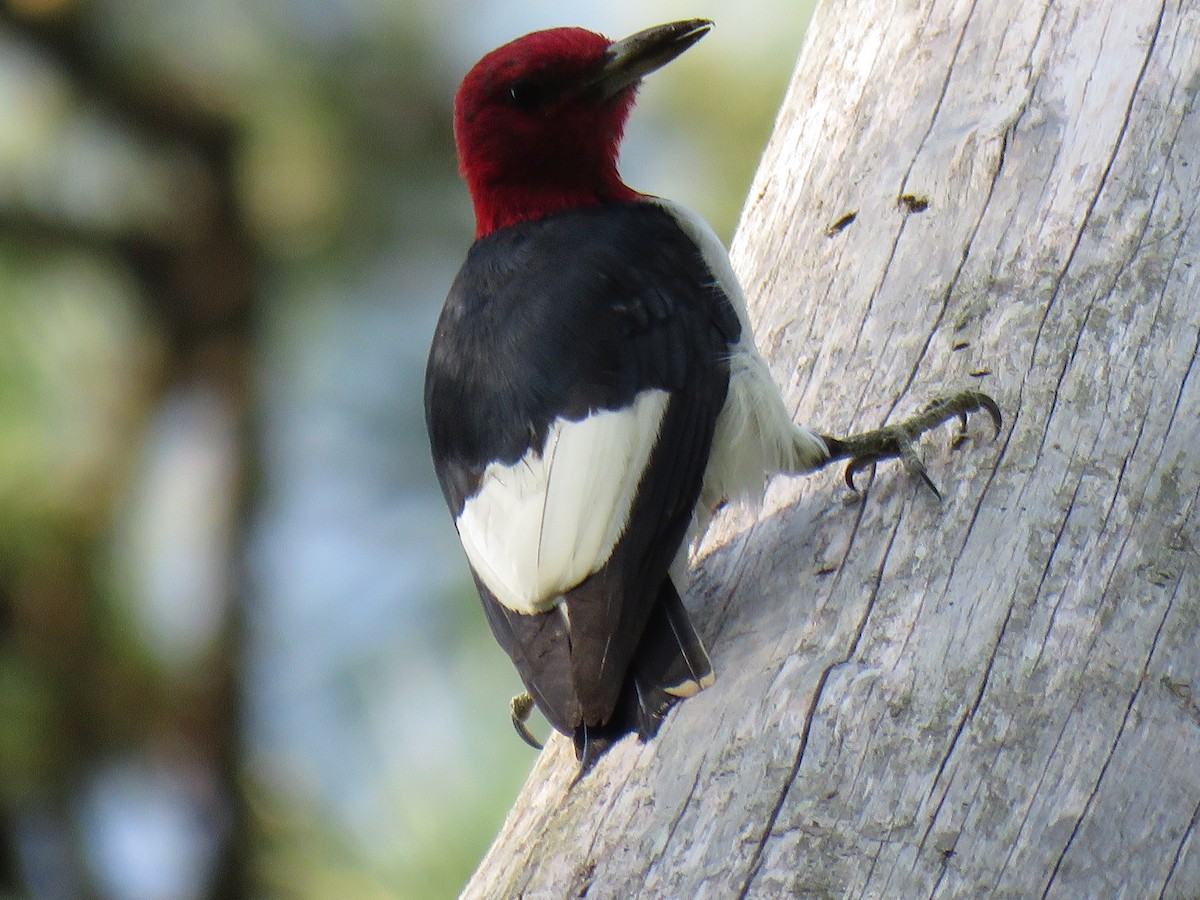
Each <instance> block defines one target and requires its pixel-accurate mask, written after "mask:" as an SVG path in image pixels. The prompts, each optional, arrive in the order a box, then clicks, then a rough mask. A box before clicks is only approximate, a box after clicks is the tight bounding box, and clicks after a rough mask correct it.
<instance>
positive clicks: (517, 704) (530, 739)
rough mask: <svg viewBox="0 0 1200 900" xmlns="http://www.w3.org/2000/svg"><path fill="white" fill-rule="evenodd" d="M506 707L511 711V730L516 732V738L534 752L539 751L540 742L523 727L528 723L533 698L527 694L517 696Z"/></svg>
mask: <svg viewBox="0 0 1200 900" xmlns="http://www.w3.org/2000/svg"><path fill="white" fill-rule="evenodd" d="M508 705H509V708H510V709H511V710H512V723H513V729H514V730H515V731H516V732H517V737H519V738H520V739H521V740H523V741H524V742H525V743H526V744H528V745H529V746H530V747H532V748H533V749H534V750H541V749H542V744H541V742H540V741H539V740H538V739H537V738H535V737H534V736H533V733H532V732H531V731H530V730H529V728H528V727H527V726H526V725H525V723H526V722H527V721H529V714H530V713H531V712H533V697H532V696H531V695H530V694H529V693H524V694H517V696H515V697H513V698H512V700H510V701H509V704H508Z"/></svg>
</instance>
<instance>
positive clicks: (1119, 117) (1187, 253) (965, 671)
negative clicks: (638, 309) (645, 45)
mask: <svg viewBox="0 0 1200 900" xmlns="http://www.w3.org/2000/svg"><path fill="white" fill-rule="evenodd" d="M1198 39H1200V2H1198V0H1169V2H1165V3H1163V4H1161V5H1160V4H1159V3H1157V2H1150V0H1145V2H1129V0H1063V2H1049V0H1027V2H1017V3H974V2H972V0H938V2H930V3H919V4H917V3H900V2H896V3H887V2H883V0H880V2H878V3H877V4H876V8H875V9H874V10H873V11H871V13H870V14H869V15H866V14H864V11H863V6H862V4H858V3H846V2H834V0H829V2H826V3H825V4H824V5H823V6H822V7H821V8H820V9H819V10H818V12H817V15H816V18H815V19H814V21H813V24H812V26H811V29H810V33H809V38H808V42H807V45H806V48H805V51H804V53H803V55H802V57H801V60H800V63H799V66H798V69H797V71H796V74H795V77H794V80H793V83H792V86H791V90H790V92H789V94H788V97H787V100H786V102H785V106H784V109H783V112H782V114H781V116H780V119H779V122H778V124H777V127H776V131H775V134H774V137H773V138H772V140H771V143H770V146H769V148H768V150H767V153H766V156H765V158H764V160H763V163H762V167H761V169H760V172H759V175H758V178H757V181H756V184H755V185H754V188H753V193H752V194H751V200H750V202H749V204H748V206H747V208H746V211H745V214H744V217H743V221H742V224H741V227H740V229H739V231H738V236H737V240H736V242H735V247H734V261H735V265H736V267H737V269H738V270H739V273H740V275H741V276H742V278H743V280H744V283H745V285H746V288H747V292H748V294H749V296H750V298H751V305H752V316H753V318H754V319H755V321H756V325H757V330H758V335H759V343H760V346H762V347H763V348H764V350H765V351H766V352H767V353H768V355H769V358H770V360H771V362H772V365H773V366H774V368H775V372H776V375H777V377H778V379H779V381H780V383H781V384H782V385H783V386H784V388H785V391H786V394H787V397H788V398H789V400H790V402H791V403H793V404H794V407H795V412H796V416H797V419H798V420H802V421H806V422H808V423H810V424H813V425H816V426H819V427H821V428H823V429H827V430H830V431H833V432H834V433H838V432H842V431H850V430H862V429H865V428H869V427H873V426H876V425H878V424H880V423H881V422H883V421H884V420H887V419H896V418H898V417H900V416H902V415H905V414H907V413H910V412H913V411H916V410H917V409H918V408H920V407H921V406H922V405H923V403H924V402H925V401H926V400H928V399H929V398H931V397H932V396H934V395H936V394H939V393H942V392H944V391H946V390H947V389H951V388H960V387H963V386H970V385H978V386H979V387H981V388H982V389H984V390H987V391H989V392H990V393H992V394H993V396H995V398H996V399H997V400H998V401H999V403H1000V405H1001V407H1002V408H1003V409H1004V411H1005V414H1006V419H1007V420H1006V423H1005V428H1004V431H1003V432H1002V434H1001V435H1000V438H999V439H998V440H996V441H995V442H994V443H988V442H987V435H988V434H989V431H988V427H987V425H986V423H985V422H979V423H976V424H975V425H974V427H973V428H972V434H973V435H974V437H973V438H972V439H970V440H968V441H967V442H965V444H964V445H963V446H962V447H960V448H959V449H958V450H957V451H955V452H952V450H951V446H950V444H951V441H950V438H949V429H947V431H946V433H944V434H939V435H937V436H935V437H932V438H928V439H926V440H925V441H924V444H923V455H924V457H925V459H926V462H927V463H928V465H929V467H930V471H931V473H932V475H933V477H934V478H935V480H937V481H938V482H939V483H940V485H941V487H942V488H943V492H944V494H945V495H946V496H945V500H944V501H943V502H942V503H941V504H940V505H939V504H938V503H937V502H936V501H935V500H934V499H933V498H932V496H931V495H930V494H929V493H928V492H927V491H925V490H923V488H922V487H921V486H920V484H919V483H918V482H917V480H916V479H914V478H913V477H911V476H910V475H908V474H906V473H905V472H904V470H903V469H902V468H900V467H898V466H895V465H891V466H886V467H881V469H880V471H879V472H878V473H877V474H876V476H875V477H874V479H873V480H872V481H871V487H870V488H869V490H868V491H867V494H866V496H865V497H862V498H850V497H848V496H847V493H846V491H845V488H843V487H841V486H840V482H839V480H838V477H837V475H836V474H834V473H830V474H828V475H819V476H816V477H812V478H807V479H781V480H779V481H777V483H776V485H775V486H774V487H773V488H772V491H771V493H770V495H769V497H768V503H767V506H766V508H765V509H764V510H763V512H762V514H761V515H758V516H750V515H746V514H741V515H737V514H731V515H729V516H727V517H725V518H724V519H723V520H722V521H720V522H718V524H717V526H716V527H715V528H714V530H713V531H712V532H711V533H710V535H709V538H708V540H707V542H706V544H705V546H704V548H703V550H702V553H701V556H702V559H701V561H700V562H699V563H698V569H697V575H696V583H695V584H694V586H693V589H692V590H691V592H690V593H689V595H688V598H687V599H688V603H689V605H690V606H691V607H692V608H693V609H695V610H697V611H698V615H697V619H698V620H699V621H701V622H703V623H705V624H704V626H703V629H702V630H703V631H704V633H705V636H706V638H707V640H708V643H709V646H710V647H711V649H712V654H713V659H714V662H715V664H716V667H717V670H718V679H717V683H716V685H714V687H713V688H711V689H710V690H708V691H705V692H704V693H702V694H700V695H698V696H697V697H695V698H693V699H690V700H688V701H686V702H684V703H683V704H681V705H680V707H679V708H678V709H677V711H675V712H674V713H672V715H671V717H670V719H669V720H668V721H667V723H666V725H665V727H664V728H663V731H662V733H661V734H660V736H659V737H658V738H657V739H656V740H654V741H653V742H651V743H649V744H647V745H645V746H642V745H639V744H637V743H636V742H634V741H627V742H625V743H623V744H622V745H620V746H618V747H617V748H616V749H615V750H614V751H613V752H612V753H611V754H610V755H609V756H608V757H607V758H605V759H604V760H602V761H601V763H600V764H599V765H598V766H597V768H596V770H595V771H594V772H593V773H592V774H591V775H589V776H588V777H587V778H586V779H584V780H583V781H582V782H581V783H580V784H579V785H577V786H576V787H574V788H572V789H570V790H568V784H569V782H570V780H571V778H572V777H573V776H574V774H575V765H574V760H573V759H572V758H571V752H570V749H569V744H568V742H566V741H563V740H555V741H553V742H552V743H551V745H550V747H549V748H548V749H547V751H546V752H545V753H544V754H543V756H542V758H541V759H540V760H539V761H538V763H537V765H536V767H535V769H534V771H533V774H532V775H531V777H530V780H529V782H528V784H527V785H526V787H525V790H524V791H523V793H522V794H521V796H520V798H519V800H518V802H517V804H516V806H515V808H514V809H513V811H512V813H511V815H510V816H509V818H508V821H507V822H506V823H505V825H504V829H503V831H502V832H501V834H500V836H499V837H498V838H497V841H496V843H495V845H494V846H493V848H492V850H491V851H490V853H489V854H488V856H487V858H486V859H485V860H484V861H483V863H482V865H481V867H480V869H479V871H478V872H477V873H476V876H475V878H474V879H473V881H472V882H471V883H470V884H469V885H468V886H467V889H466V892H465V895H466V896H468V897H513V896H524V897H556V898H558V897H570V896H583V895H584V894H585V893H586V894H587V896H588V897H589V898H593V900H594V898H599V897H689V898H690V897H714V898H723V897H746V896H750V897H779V896H789V895H792V896H797V895H799V896H832V897H841V896H853V897H903V898H909V897H918V896H934V895H936V896H942V897H980V896H994V895H999V896H1012V897H1030V896H1039V895H1049V896H1055V897H1117V896H1123V897H1139V898H1140V897H1159V896H1164V897H1180V898H1185V897H1196V896H1200V835H1198V834H1197V832H1198V831H1200V829H1198V828H1197V819H1198V818H1200V635H1198V632H1200V550H1198V548H1200V521H1198V516H1197V498H1198V496H1200V451H1198V449H1197V445H1198V444H1200V417H1198V416H1197V412H1196V411H1197V409H1198V408H1200V366H1198V365H1197V364H1196V363H1197V357H1198V354H1200V284H1197V267H1194V266H1195V264H1196V263H1197V262H1198V261H1200V225H1198V224H1197V223H1196V221H1195V211H1196V206H1197V197H1200V117H1198V116H1197V114H1196V108H1195V107H1196V93H1197V88H1198V86H1200V43H1198ZM851 212H853V213H856V215H855V217H854V218H853V220H852V221H849V223H848V224H847V219H848V216H847V215H846V214H848V213H851ZM835 224H836V225H838V226H839V227H836V228H831V226H833V225H835Z"/></svg>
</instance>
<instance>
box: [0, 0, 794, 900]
mask: <svg viewBox="0 0 1200 900" xmlns="http://www.w3.org/2000/svg"><path fill="white" fill-rule="evenodd" d="M811 5H812V4H811V3H810V2H808V0H694V2H684V0H680V2H675V0H638V2H633V0H610V2H609V3H607V4H605V5H604V8H603V11H602V12H597V7H596V5H594V4H585V3H580V2H577V0H553V2H550V0H545V2H530V3H516V2H511V0H510V2H504V0H452V2H444V0H0V897H6V898H7V897H14V898H16V897H28V898H38V900H40V898H121V900H124V898H129V900H135V898H136V900H175V898H225V897H229V898H232V897H297V898H333V897H337V898H351V900H353V898H418V900H420V898H427V897H428V898H434V897H449V896H453V895H454V894H455V893H456V892H457V891H458V889H459V888H460V887H461V885H462V884H463V882H464V881H465V879H466V877H467V876H468V875H469V873H470V872H471V871H472V870H473V868H474V866H475V864H476V863H477V862H478V860H479V858H480V856H481V855H482V853H483V852H484V851H485V849H486V847H487V845H488V843H489V840H490V838H491V836H492V835H493V834H494V833H495V831H496V830H497V828H498V827H499V825H500V823H501V821H502V819H503V816H504V813H505V811H506V810H507V808H508V806H509V804H510V803H511V802H512V800H513V798H514V797H515V795H516V792H517V790H518V788H519V786H520V784H521V782H522V781H523V779H524V777H525V775H526V774H527V772H528V770H529V768H530V766H531V764H532V762H533V758H534V755H533V751H531V750H529V749H528V748H527V747H525V746H524V745H523V744H521V743H520V741H518V740H517V738H516V737H515V735H514V734H513V733H512V730H511V727H510V724H509V721H508V708H507V703H508V699H509V697H510V696H511V695H512V694H513V693H515V692H517V691H518V690H519V683H518V681H517V678H516V676H515V674H514V673H513V671H512V669H511V667H510V666H509V663H508V661H507V659H506V658H505V657H504V655H503V654H502V653H501V652H500V651H499V650H498V649H497V648H496V647H495V646H494V645H493V643H492V640H491V638H490V635H489V634H488V633H487V629H486V625H485V623H484V620H483V617H482V615H480V613H479V610H478V607H477V603H478V601H477V599H476V598H475V596H474V594H473V592H472V589H471V586H470V582H469V579H468V576H467V570H466V566H465V564H464V561H463V559H462V557H461V555H460V551H459V549H458V546H457V542H456V539H455V536H454V533H453V529H452V527H451V525H450V521H449V517H448V516H447V515H446V513H445V510H444V508H443V506H442V501H441V497H440V494H439V493H438V492H437V488H436V485H435V482H434V479H433V474H432V469H431V467H430V464H429V461H428V453H427V449H426V444H425V434H424V427H423V421H422V413H421V389H422V388H421V386H422V375H423V368H424V359H425V352H426V348H427V346H428V341H429V337H430V334H431V332H432V328H433V322H434V319H435V316H436V314H437V310H438V308H439V306H440V303H441V300H442V297H443V296H444V294H445V291H446V288H447V287H448V285H449V283H450V280H451V278H452V277H453V274H454V271H455V269H456V268H457V266H458V263H459V261H460V260H461V258H462V255H463V253H464V252H465V250H466V248H467V246H468V244H469V242H470V237H471V233H472V227H473V226H472V221H471V212H470V204H469V201H468V198H467V196H466V193H465V190H464V189H463V187H462V186H461V183H460V182H459V181H458V178H457V175H456V172H455V164H454V159H453V148H452V138H451V131H450V119H449V116H450V113H449V111H450V107H451V102H452V98H453V92H454V89H455V87H456V85H457V83H458V81H459V79H460V78H461V77H462V75H463V74H464V73H465V72H466V70H467V69H468V68H469V66H470V64H471V63H472V62H473V61H474V60H475V59H477V58H478V57H479V56H481V55H482V54H483V53H484V52H486V51H487V50H489V49H491V48H492V47H493V46H496V45H497V44H499V43H502V42H503V41H505V40H508V39H510V38H512V37H515V36H516V35H519V34H522V33H524V32H527V31H531V30H534V29H537V28H544V27H550V26H554V25H562V24H578V25H585V26H587V27H591V28H594V29H596V30H599V31H603V32H605V33H607V34H609V35H611V36H613V37H622V36H624V35H626V34H628V33H631V32H633V31H636V30H638V29H640V28H643V27H646V26H649V25H653V24H658V23H660V22H665V21H670V20H672V19H678V18H688V17H692V16H709V17H711V18H713V19H715V20H716V22H717V30H716V31H714V32H713V33H712V34H711V35H710V36H709V37H707V38H706V39H705V40H704V41H703V42H702V43H701V44H700V45H698V46H697V47H696V48H695V49H694V50H692V51H690V52H689V53H687V54H685V55H684V57H682V58H681V59H680V60H679V61H678V62H677V63H674V64H672V65H671V66H670V67H668V69H667V70H665V71H664V72H663V73H660V74H659V75H657V76H655V77H652V78H651V79H650V80H649V81H648V83H647V85H646V86H645V88H644V89H643V91H642V99H641V102H640V104H639V108H638V110H637V111H636V112H635V115H634V120H633V122H632V123H631V126H630V128H629V132H628V140H627V144H626V149H625V152H624V154H623V165H622V170H623V172H624V174H625V177H626V180H627V181H628V182H629V183H630V184H631V185H633V186H634V187H637V188H639V189H642V190H646V191H649V192H652V193H658V194H663V195H668V196H671V197H673V198H676V199H679V200H682V201H684V202H686V203H688V204H689V205H691V206H692V207H694V208H696V209H698V210H699V211H700V212H701V213H703V214H704V215H705V216H706V217H707V218H708V219H709V220H710V221H711V222H712V223H713V224H714V226H715V227H716V228H717V231H718V233H720V234H722V236H724V237H725V238H727V239H728V237H729V236H730V235H731V233H732V230H733V226H734V223H735V220H736V216H737V213H738V211H739V209H740V207H741V205H742V201H743V198H744V196H745V194H746V191H747V189H748V186H749V183H750V179H751V176H752V174H753V171H754V167H755V165H756V162H757V159H758V156H759V153H760V151H761V149H762V147H763V145H764V143H765V141H766V138H767V136H768V133H769V130H770V126H771V123H772V121H773V117H774V114H775V110H776V109H777V107H778V105H779V102H780V100H781V98H782V95H783V91H784V89H785V86H786V83H787V79H788V76H789V74H790V71H791V68H792V65H793V64H794V61H795V58H796V55H797V53H798V51H799V49H800V46H801V43H802V40H803V31H804V27H805V24H806V22H807V19H808V15H809V13H810V12H811ZM541 727H542V728H543V730H544V727H545V726H544V723H541Z"/></svg>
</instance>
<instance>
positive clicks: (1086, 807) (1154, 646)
mask: <svg viewBox="0 0 1200 900" xmlns="http://www.w3.org/2000/svg"><path fill="white" fill-rule="evenodd" d="M1123 552H1124V546H1122V552H1121V553H1118V554H1117V560H1118V561H1119V560H1120V558H1121V556H1122V555H1123ZM1182 584H1183V574H1182V573H1180V575H1179V577H1178V578H1177V579H1176V581H1175V590H1174V591H1172V593H1171V598H1170V599H1169V600H1168V601H1167V608H1166V609H1165V610H1163V614H1162V618H1161V619H1159V622H1158V628H1157V629H1156V630H1155V632H1154V638H1153V639H1152V640H1151V642H1150V649H1149V651H1148V652H1147V653H1146V659H1145V661H1144V662H1143V663H1142V671H1141V676H1140V677H1139V678H1138V683H1137V687H1136V688H1134V691H1133V695H1132V696H1131V697H1130V698H1129V703H1128V704H1127V705H1126V707H1125V713H1124V714H1123V715H1122V716H1121V724H1120V726H1118V728H1117V733H1116V735H1115V736H1114V737H1113V741H1112V744H1111V745H1110V746H1109V748H1108V753H1107V755H1106V756H1105V757H1104V764H1103V765H1101V766H1100V774H1099V775H1098V776H1097V777H1096V781H1095V783H1094V784H1093V785H1092V790H1091V792H1090V793H1089V794H1088V798H1087V800H1086V801H1085V802H1084V804H1083V809H1082V810H1081V811H1080V813H1079V816H1078V818H1076V820H1075V824H1074V826H1073V827H1072V828H1071V834H1070V835H1069V836H1068V837H1067V842H1066V843H1065V844H1064V845H1063V848H1062V850H1061V851H1060V852H1059V854H1058V859H1056V860H1055V862H1054V868H1053V869H1052V870H1051V871H1050V878H1049V879H1048V880H1047V881H1046V887H1045V889H1044V890H1043V891H1042V900H1045V898H1046V896H1047V895H1048V894H1049V893H1050V889H1051V888H1052V887H1053V886H1054V881H1055V879H1056V878H1057V877H1058V873H1059V871H1060V870H1061V868H1062V864H1063V862H1064V861H1065V860H1066V857H1067V854H1068V853H1070V851H1071V847H1072V845H1073V844H1074V843H1075V838H1076V836H1077V835H1078V834H1079V829H1080V828H1081V827H1082V826H1083V822H1084V820H1085V819H1086V818H1087V817H1088V814H1089V813H1090V812H1091V810H1092V806H1093V804H1094V803H1095V800H1096V795H1097V794H1099V792H1100V787H1101V785H1102V784H1104V776H1105V775H1106V774H1107V773H1108V767H1109V765H1110V764H1111V763H1112V760H1113V757H1114V756H1115V755H1116V752H1117V747H1118V745H1119V744H1120V743H1121V738H1122V737H1123V736H1124V734H1125V727H1126V725H1128V724H1129V717H1130V715H1131V714H1132V713H1133V707H1134V705H1135V704H1136V703H1137V700H1138V697H1139V696H1140V695H1141V692H1142V688H1143V687H1144V686H1145V685H1146V683H1147V681H1148V680H1149V676H1150V664H1151V662H1153V660H1154V654H1155V651H1157V650H1158V642H1159V640H1161V638H1162V633H1163V629H1164V628H1165V627H1166V624H1167V619H1168V618H1170V616H1171V611H1172V610H1173V609H1174V608H1175V600H1176V598H1177V597H1178V595H1179V588H1180V587H1181V586H1182ZM1110 585H1111V580H1110ZM1107 593H1108V586H1107V585H1106V587H1105V590H1104V592H1103V593H1102V594H1101V597H1103V596H1105V595H1106V594H1107ZM1073 712H1074V710H1072V713H1073Z"/></svg>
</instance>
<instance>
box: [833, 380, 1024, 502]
mask: <svg viewBox="0 0 1200 900" xmlns="http://www.w3.org/2000/svg"><path fill="white" fill-rule="evenodd" d="M980 410H982V411H984V412H986V413H987V414H988V415H989V416H991V418H992V424H994V425H995V426H996V434H997V435H999V434H1000V428H1001V426H1002V425H1003V421H1004V420H1003V418H1002V417H1001V415H1000V407H999V406H997V405H996V401H995V400H993V399H992V398H991V397H989V396H988V395H987V394H984V393H982V392H981V391H961V392H960V393H957V394H952V395H950V396H949V397H942V398H941V399H939V400H935V401H934V402H933V403H931V404H930V405H929V406H928V407H926V409H925V411H924V412H921V413H918V414H917V415H915V416H912V417H910V418H908V419H905V420H904V421H902V422H897V423H896V424H895V425H885V426H884V427H883V428H879V429H876V430H875V431H868V432H865V433H864V434H858V435H853V436H851V437H848V438H835V437H828V436H825V435H822V437H823V438H824V440H825V443H826V444H827V445H828V447H829V453H830V457H829V462H836V461H837V460H840V459H847V460H849V461H850V463H849V465H847V466H846V484H847V485H849V486H850V489H851V490H857V489H856V488H855V487H854V476H855V475H856V474H858V473H859V472H861V471H862V470H863V469H865V468H867V467H868V466H873V465H874V464H875V463H877V462H879V461H880V460H881V459H899V460H901V461H903V462H904V465H905V466H906V467H907V468H908V469H909V471H911V472H915V473H916V474H917V475H918V476H920V478H921V480H922V481H924V482H925V485H926V486H927V487H928V488H929V489H930V490H931V491H933V493H934V495H935V496H936V497H937V498H938V499H939V500H940V499H941V496H942V494H941V492H940V491H939V490H938V489H937V485H935V484H934V483H933V480H932V479H931V478H930V477H929V473H928V472H926V471H925V466H924V464H923V463H922V462H921V460H920V459H919V458H918V457H917V454H916V450H915V442H916V440H917V439H918V438H919V437H920V436H921V435H923V434H924V433H925V432H927V431H932V430H933V429H934V428H937V427H938V426H939V425H941V424H942V423H944V422H948V421H950V420H951V419H954V418H957V419H959V420H960V421H961V422H962V433H965V432H966V429H967V416H968V415H970V414H971V413H973V412H979V411H980Z"/></svg>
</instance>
